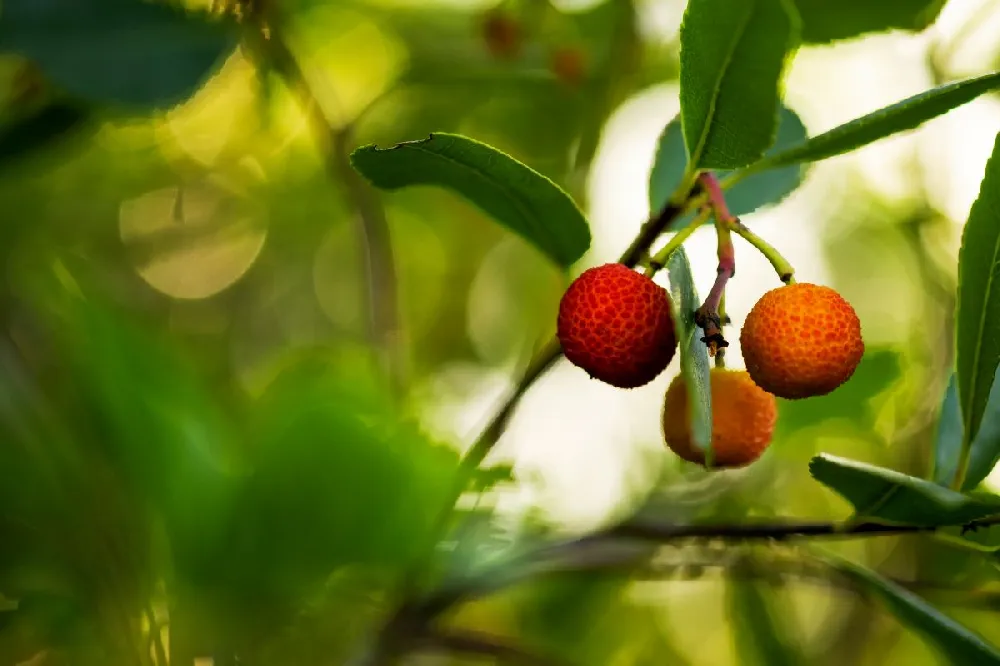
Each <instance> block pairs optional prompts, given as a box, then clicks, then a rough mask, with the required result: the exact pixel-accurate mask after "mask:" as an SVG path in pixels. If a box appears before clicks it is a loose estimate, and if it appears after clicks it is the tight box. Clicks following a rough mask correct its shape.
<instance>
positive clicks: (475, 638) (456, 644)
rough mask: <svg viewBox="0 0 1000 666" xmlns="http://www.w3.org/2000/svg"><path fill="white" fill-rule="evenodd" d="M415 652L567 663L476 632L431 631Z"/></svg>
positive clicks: (541, 664)
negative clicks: (464, 654) (453, 653)
mask: <svg viewBox="0 0 1000 666" xmlns="http://www.w3.org/2000/svg"><path fill="white" fill-rule="evenodd" d="M414 648H415V649H416V650H418V651H435V652H440V651H443V652H459V653H466V654H478V655H483V656H489V657H493V658H495V659H496V660H497V661H498V662H500V663H509V664H523V665H524V666H566V662H564V661H561V660H557V659H555V658H552V657H547V656H542V655H539V654H535V653H533V652H529V651H528V650H526V649H524V648H522V647H521V646H518V645H514V644H513V643H510V642H507V641H504V640H503V639H500V638H497V637H495V636H491V635H489V634H486V633H482V632H477V631H464V630H463V631H461V632H456V631H448V632H443V631H434V632H428V633H427V634H425V635H423V636H421V637H420V638H419V639H417V641H416V642H415V644H414Z"/></svg>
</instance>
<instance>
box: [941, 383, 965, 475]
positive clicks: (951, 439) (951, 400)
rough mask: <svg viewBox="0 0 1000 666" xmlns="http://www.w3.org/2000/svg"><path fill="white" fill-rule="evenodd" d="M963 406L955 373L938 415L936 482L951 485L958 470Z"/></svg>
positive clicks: (962, 427)
mask: <svg viewBox="0 0 1000 666" xmlns="http://www.w3.org/2000/svg"><path fill="white" fill-rule="evenodd" d="M963 429H964V426H963V425H962V408H961V406H960V405H959V404H958V385H957V384H956V381H955V375H954V374H953V375H952V376H951V379H950V380H949V381H948V388H947V389H945V392H944V399H943V400H942V401H941V414H940V416H939V417H938V427H937V436H936V438H935V442H934V482H935V483H937V484H939V485H942V486H950V485H951V482H952V480H953V479H954V478H955V472H956V471H958V459H959V457H960V456H961V454H962V432H963Z"/></svg>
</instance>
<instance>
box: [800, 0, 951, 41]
mask: <svg viewBox="0 0 1000 666" xmlns="http://www.w3.org/2000/svg"><path fill="white" fill-rule="evenodd" d="M944 3H945V0H879V1H878V2H872V1H871V0H838V2H830V0H795V6H796V7H797V8H798V10H799V15H800V16H801V17H802V41H804V42H810V43H826V42H831V41H833V40H837V39H847V38H849V37H857V36H858V35H863V34H865V33H869V32H881V31H884V30H891V29H893V28H898V29H902V30H910V31H919V30H923V29H924V28H926V27H927V26H929V25H930V24H931V23H933V22H934V19H936V18H937V15H938V14H939V13H940V12H941V9H942V8H943V7H944Z"/></svg>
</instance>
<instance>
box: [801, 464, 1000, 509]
mask: <svg viewBox="0 0 1000 666" xmlns="http://www.w3.org/2000/svg"><path fill="white" fill-rule="evenodd" d="M809 472H810V473H811V474H812V475H813V478H815V479H816V480H817V481H819V482H820V483H822V484H823V485H825V486H827V487H829V488H831V489H832V490H834V491H836V492H837V493H839V494H840V495H842V496H843V497H844V498H845V499H847V500H848V501H849V502H850V503H851V504H853V505H854V509H855V513H856V518H857V519H858V520H865V519H868V520H877V521H879V522H884V523H893V524H901V525H919V526H924V527H931V526H936V525H962V524H965V523H968V522H971V521H973V520H977V519H979V518H983V517H986V516H991V515H996V514H1000V499H998V498H992V497H978V498H977V497H970V496H968V495H962V494H961V493H957V492H955V491H953V490H949V489H948V488H942V487H941V486H939V485H937V484H936V483H932V482H930V481H927V480H925V479H918V478H917V477H915V476H908V475H906V474H903V473H901V472H897V471H895V470H891V469H885V468H884V467H876V466H874V465H868V464H866V463H863V462H858V461H856V460H848V459H847V458H840V457H837V456H831V455H828V454H825V453H822V454H820V455H818V456H816V457H815V458H813V459H812V460H811V461H810V462H809Z"/></svg>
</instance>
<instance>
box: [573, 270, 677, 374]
mask: <svg viewBox="0 0 1000 666" xmlns="http://www.w3.org/2000/svg"><path fill="white" fill-rule="evenodd" d="M557 324H558V326H557V329H558V331H557V332H558V336H559V342H560V343H561V344H562V348H563V353H564V354H565V355H566V358H567V359H569V360H570V362H572V363H573V364H574V365H576V366H578V367H580V368H583V369H584V370H586V371H587V372H588V373H589V374H590V376H591V377H593V378H595V379H599V380H601V381H602V382H605V383H607V384H611V385H612V386H617V387H619V388H635V387H637V386H642V385H643V384H648V383H649V382H651V381H652V380H653V379H655V378H656V376H657V375H659V374H660V373H661V372H663V370H664V369H665V368H666V367H667V366H668V365H669V364H670V360H671V359H672V358H673V357H674V352H675V351H676V349H677V339H676V337H675V333H674V320H673V316H672V315H671V312H670V296H669V294H667V291H666V289H664V288H663V287H661V286H660V285H658V284H656V283H655V282H653V281H652V280H651V279H649V278H648V277H646V276H645V275H642V274H641V273H637V272H636V271H634V270H632V269H631V268H629V267H628V266H625V265H623V264H605V265H603V266H597V267H595V268H591V269H589V270H586V271H584V272H583V273H582V274H581V275H580V277H578V278H577V279H576V280H574V281H573V284H571V285H570V286H569V289H567V290H566V293H565V294H563V297H562V301H561V302H560V304H559V319H558V322H557Z"/></svg>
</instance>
